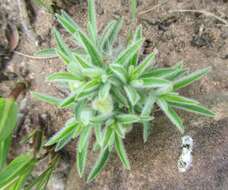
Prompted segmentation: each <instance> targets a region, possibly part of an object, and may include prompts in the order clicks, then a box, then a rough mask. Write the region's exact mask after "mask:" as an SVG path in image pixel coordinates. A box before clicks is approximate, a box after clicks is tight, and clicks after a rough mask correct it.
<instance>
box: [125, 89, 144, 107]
mask: <svg viewBox="0 0 228 190" xmlns="http://www.w3.org/2000/svg"><path fill="white" fill-rule="evenodd" d="M124 90H125V92H126V94H127V97H128V99H129V101H130V103H131V105H132V106H135V105H136V104H137V102H138V101H139V100H140V96H139V94H138V92H137V91H136V90H135V89H134V88H133V87H131V86H124Z"/></svg>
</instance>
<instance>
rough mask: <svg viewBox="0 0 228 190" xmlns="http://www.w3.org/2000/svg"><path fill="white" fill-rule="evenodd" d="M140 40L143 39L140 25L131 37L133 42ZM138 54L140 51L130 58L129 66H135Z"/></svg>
mask: <svg viewBox="0 0 228 190" xmlns="http://www.w3.org/2000/svg"><path fill="white" fill-rule="evenodd" d="M140 39H143V36H142V25H139V26H138V27H137V28H136V31H135V34H134V36H133V40H134V41H137V40H140ZM139 53H140V51H138V52H136V54H135V55H134V56H133V57H132V58H131V60H130V64H131V65H136V64H137V63H138V56H139V55H138V54H139Z"/></svg>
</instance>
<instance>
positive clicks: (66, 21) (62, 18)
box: [56, 10, 79, 34]
mask: <svg viewBox="0 0 228 190" xmlns="http://www.w3.org/2000/svg"><path fill="white" fill-rule="evenodd" d="M61 13H62V14H61V15H59V14H56V17H57V20H58V22H59V23H60V24H61V25H62V26H63V27H64V29H65V30H66V31H67V32H69V33H70V34H75V32H77V31H78V30H79V26H78V25H77V24H76V23H75V22H74V20H73V19H72V18H71V17H70V16H69V15H68V14H67V13H66V12H65V11H63V10H62V11H61Z"/></svg>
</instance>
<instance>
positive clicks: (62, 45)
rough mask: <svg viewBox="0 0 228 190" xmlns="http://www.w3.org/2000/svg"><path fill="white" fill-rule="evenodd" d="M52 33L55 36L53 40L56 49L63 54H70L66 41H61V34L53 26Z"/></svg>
mask: <svg viewBox="0 0 228 190" xmlns="http://www.w3.org/2000/svg"><path fill="white" fill-rule="evenodd" d="M53 33H54V36H55V41H56V45H57V49H58V50H59V51H60V52H61V53H63V54H64V55H65V56H71V52H70V50H69V48H68V47H67V45H66V43H65V42H64V41H63V39H62V37H61V34H60V33H59V32H58V31H57V30H56V29H55V28H54V29H53Z"/></svg>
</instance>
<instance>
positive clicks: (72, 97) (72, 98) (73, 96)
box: [59, 91, 79, 108]
mask: <svg viewBox="0 0 228 190" xmlns="http://www.w3.org/2000/svg"><path fill="white" fill-rule="evenodd" d="M78 94H79V93H78V92H77V91H75V92H71V94H70V95H69V96H68V97H66V98H65V99H64V100H62V101H61V102H60V104H59V105H60V107H62V108H64V107H67V106H69V105H71V104H72V103H74V102H76V97H77V96H78Z"/></svg>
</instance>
